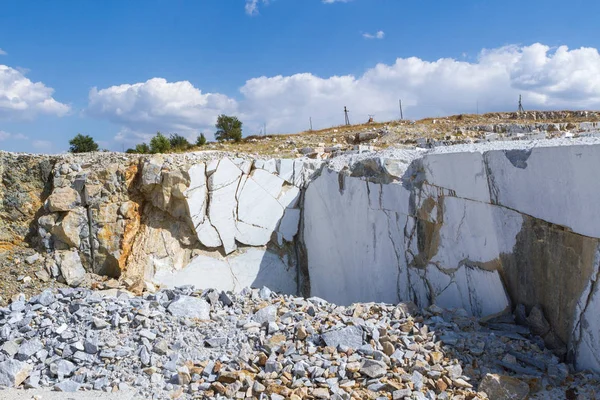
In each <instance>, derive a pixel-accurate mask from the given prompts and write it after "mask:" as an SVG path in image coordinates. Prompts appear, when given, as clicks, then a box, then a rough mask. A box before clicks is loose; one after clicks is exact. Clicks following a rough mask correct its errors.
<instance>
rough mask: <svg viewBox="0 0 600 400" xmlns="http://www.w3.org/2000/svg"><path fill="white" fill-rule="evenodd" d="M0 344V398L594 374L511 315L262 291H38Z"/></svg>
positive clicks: (465, 390) (429, 388) (362, 391)
mask: <svg viewBox="0 0 600 400" xmlns="http://www.w3.org/2000/svg"><path fill="white" fill-rule="evenodd" d="M0 341H1V342H2V345H1V347H0V385H1V386H6V387H19V388H23V389H22V390H19V391H14V389H12V390H13V391H11V392H3V391H0V398H17V397H2V396H3V393H6V394H9V393H10V396H20V397H19V398H35V397H34V395H35V396H38V397H37V398H42V399H44V398H55V397H52V395H51V393H50V392H47V391H45V389H46V390H54V391H63V392H69V395H68V397H69V398H71V397H72V398H77V397H76V396H78V395H79V394H82V395H83V394H85V395H86V396H88V397H86V398H95V397H93V396H94V395H98V396H100V394H101V393H106V394H109V393H110V394H112V395H113V396H117V397H114V398H122V399H129V398H140V399H174V398H181V399H186V398H213V399H219V398H220V399H226V398H227V399H237V398H239V399H243V398H256V399H271V400H276V399H305V398H307V399H311V398H312V399H350V398H354V399H476V398H479V399H485V398H490V399H525V398H528V397H527V396H529V398H539V399H547V398H556V399H564V398H567V399H593V398H595V396H596V395H595V393H596V392H598V393H600V383H598V382H597V381H596V377H595V376H594V375H592V374H587V373H573V372H572V371H570V370H569V367H568V366H567V365H566V364H563V363H561V362H560V360H559V359H558V358H557V357H556V356H555V355H553V354H552V353H551V352H550V351H548V350H545V349H544V347H543V341H542V340H541V339H540V338H539V337H537V336H535V335H533V334H532V333H531V331H530V329H529V328H528V327H525V326H521V325H516V324H515V322H514V318H513V316H512V315H504V316H500V317H497V318H496V319H494V320H488V321H480V320H477V319H475V318H473V317H469V316H467V315H466V313H465V312H464V310H443V309H440V308H438V307H436V306H432V307H430V308H429V309H427V310H418V309H417V308H416V307H415V306H414V305H413V304H412V303H401V304H398V305H386V304H374V303H367V304H355V305H352V306H349V307H343V306H336V305H334V304H330V303H327V302H326V301H324V300H322V299H319V298H310V299H303V298H298V297H293V296H282V295H277V294H274V293H272V292H271V291H270V290H268V289H267V288H263V289H261V290H256V289H254V290H250V289H245V290H244V291H243V292H242V293H240V294H231V293H224V292H220V293H219V292H217V291H214V290H205V291H195V290H194V289H193V288H192V287H181V288H178V289H174V290H163V291H159V292H157V293H155V294H146V295H145V296H143V297H133V296H132V295H131V294H129V293H128V292H125V291H120V290H118V289H111V290H104V291H90V290H87V289H72V288H60V289H58V290H57V291H53V290H51V289H47V290H45V291H43V292H42V293H40V294H38V295H35V296H32V297H30V298H28V299H26V298H25V296H24V295H22V296H18V297H16V298H14V299H13V301H12V302H11V303H10V305H9V306H8V307H5V308H1V309H0ZM75 392H77V393H75ZM132 393H134V394H132ZM46 394H48V396H47V397H45V395H46ZM119 394H121V396H119ZM27 396H31V397H27ZM40 396H41V397H40ZM63 398H64V397H63ZM98 398H104V397H98ZM105 398H113V397H105Z"/></svg>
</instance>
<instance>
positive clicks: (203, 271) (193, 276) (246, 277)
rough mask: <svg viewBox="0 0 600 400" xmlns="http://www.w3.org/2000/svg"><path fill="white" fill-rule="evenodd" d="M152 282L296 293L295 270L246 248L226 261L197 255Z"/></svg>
mask: <svg viewBox="0 0 600 400" xmlns="http://www.w3.org/2000/svg"><path fill="white" fill-rule="evenodd" d="M154 280H155V282H156V283H158V284H161V285H164V286H166V287H171V288H172V287H175V286H182V285H194V286H196V287H197V288H201V289H206V288H215V289H217V290H225V291H240V290H242V289H243V288H244V287H256V288H262V287H263V286H266V287H268V288H270V289H271V290H273V291H276V292H282V293H287V294H296V292H297V284H296V269H295V266H293V265H288V264H287V263H286V262H285V261H284V260H282V259H281V258H279V256H277V255H276V254H274V253H271V252H270V251H268V250H265V249H260V248H249V249H246V250H245V251H243V252H241V253H239V254H235V255H233V256H230V257H228V258H226V259H222V258H213V257H210V256H207V255H199V256H197V257H196V258H194V259H193V260H192V261H191V262H190V263H189V265H188V266H186V267H185V268H183V269H182V270H180V271H176V272H174V273H172V272H160V273H158V274H156V276H155V279H154Z"/></svg>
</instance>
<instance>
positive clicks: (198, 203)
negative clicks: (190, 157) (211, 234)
mask: <svg viewBox="0 0 600 400" xmlns="http://www.w3.org/2000/svg"><path fill="white" fill-rule="evenodd" d="M188 174H189V176H190V187H189V189H188V190H186V191H185V193H184V196H185V200H186V204H187V208H188V212H189V215H190V218H191V220H192V223H193V225H194V228H197V227H198V226H199V225H201V224H202V223H203V222H204V220H205V218H206V201H207V200H208V188H207V187H206V173H205V164H204V163H200V164H196V165H194V166H192V167H191V168H190V169H189V171H188ZM196 233H198V230H197V229H196ZM198 238H199V236H198Z"/></svg>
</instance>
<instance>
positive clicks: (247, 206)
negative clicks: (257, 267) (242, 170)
mask: <svg viewBox="0 0 600 400" xmlns="http://www.w3.org/2000/svg"><path fill="white" fill-rule="evenodd" d="M255 171H257V170H255ZM267 174H268V173H267ZM275 178H277V179H280V178H278V177H275ZM237 209H238V216H237V219H238V228H237V231H238V234H237V236H236V238H237V240H238V241H240V242H242V243H245V244H249V245H254V246H256V245H259V244H261V245H262V244H267V242H268V241H269V240H270V237H271V234H272V233H273V231H275V228H276V227H277V224H278V222H279V220H280V219H281V217H282V216H283V207H282V206H281V204H279V202H278V201H277V200H275V199H274V198H273V197H271V195H270V194H269V193H268V192H267V191H266V190H265V189H264V188H263V187H262V186H260V185H259V184H258V183H257V182H256V181H255V180H254V177H249V178H248V179H247V180H246V183H245V184H244V188H243V189H242V192H241V193H240V195H239V203H238V208H237ZM249 226H252V227H255V228H256V229H252V228H250V227H249Z"/></svg>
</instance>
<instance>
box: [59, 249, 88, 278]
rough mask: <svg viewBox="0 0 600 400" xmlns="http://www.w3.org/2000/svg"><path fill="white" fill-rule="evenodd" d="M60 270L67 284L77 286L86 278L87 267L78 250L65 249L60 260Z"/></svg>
mask: <svg viewBox="0 0 600 400" xmlns="http://www.w3.org/2000/svg"><path fill="white" fill-rule="evenodd" d="M60 272H61V274H62V276H63V278H65V281H67V285H69V286H73V287H77V286H79V285H81V284H82V283H83V281H84V280H85V269H84V268H83V265H82V264H81V259H80V258H79V253H78V252H77V251H65V252H64V253H63V254H62V257H61V261H60Z"/></svg>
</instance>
